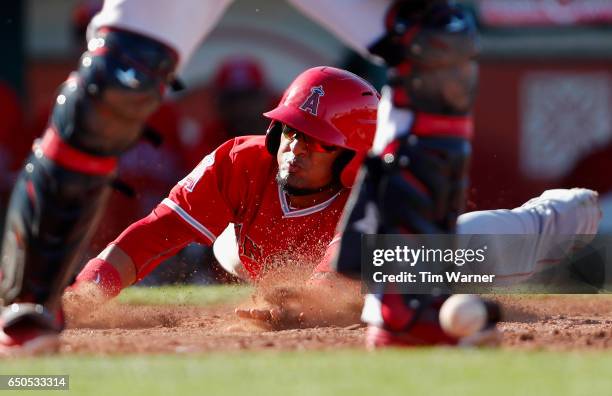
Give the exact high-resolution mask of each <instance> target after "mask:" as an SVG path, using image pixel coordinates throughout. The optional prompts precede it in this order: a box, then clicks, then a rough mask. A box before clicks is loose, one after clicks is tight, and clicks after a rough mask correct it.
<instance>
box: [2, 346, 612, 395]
mask: <svg viewBox="0 0 612 396" xmlns="http://www.w3.org/2000/svg"><path fill="white" fill-rule="evenodd" d="M2 363H3V364H2V368H1V369H0V372H1V373H2V374H69V375H70V393H73V394H79V395H109V394H111V395H113V394H130V395H147V396H151V395H168V394H179V395H187V394H201V395H240V396H244V395H268V396H276V395H278V396H286V395H308V396H312V395H321V396H325V395H334V396H335V395H369V396H372V395H374V396H381V395H403V394H406V395H453V396H460V395H471V396H479V395H483V396H491V395H495V396H505V395H555V396H562V395H604V394H609V393H610V390H611V389H612V377H610V369H611V368H612V355H610V354H609V353H558V352H515V351H497V350H483V351H470V350H461V349H457V350H453V349H444V348H433V349H415V350H401V351H400V350H391V351H384V352H377V353H367V352H364V351H331V352H312V351H311V352H282V353H272V352H249V353H242V354H235V353H230V354H212V355H203V356H180V355H157V356H127V357H84V356H81V357H78V356H69V357H55V358H45V359H25V360H13V361H6V362H2ZM3 394H4V393H3ZM6 394H10V393H6ZM15 394H19V395H23V394H27V392H24V391H20V392H19V393H17V392H15ZM38 394H39V393H38Z"/></svg>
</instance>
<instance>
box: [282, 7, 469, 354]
mask: <svg viewBox="0 0 612 396" xmlns="http://www.w3.org/2000/svg"><path fill="white" fill-rule="evenodd" d="M294 1H297V0H294ZM347 1H348V0H347ZM365 3H367V4H369V5H375V4H377V5H378V7H381V6H385V4H386V6H387V8H388V9H387V11H386V17H385V23H382V21H381V25H382V26H384V27H386V32H385V33H384V35H383V36H382V37H381V38H379V39H378V40H377V41H376V42H374V43H373V44H372V45H370V47H369V50H370V52H371V53H372V54H374V55H376V56H378V57H380V58H383V59H384V60H385V62H386V63H387V65H388V66H389V70H390V72H389V81H388V85H387V86H386V87H385V88H384V90H383V95H382V100H381V104H380V107H379V115H378V129H377V133H376V138H375V141H374V147H373V150H372V155H371V156H370V158H368V159H367V161H366V164H365V166H364V170H363V174H362V185H361V186H360V187H359V188H355V189H354V191H353V195H352V197H351V200H350V202H349V206H348V210H347V212H346V213H345V219H344V220H343V224H342V227H344V228H343V231H344V236H343V240H342V244H341V248H340V253H339V258H338V259H337V261H336V266H337V270H338V271H339V272H342V273H345V274H352V275H355V274H358V273H359V270H360V257H359V250H357V249H354V248H351V247H352V246H355V243H359V240H360V238H361V235H362V234H369V233H383V234H398V233H404V234H437V233H454V232H455V223H456V219H457V216H458V215H459V214H460V213H461V212H462V210H463V205H464V201H465V192H466V187H467V170H468V161H469V156H470V139H471V134H472V121H471V117H470V111H471V107H472V102H473V98H474V94H475V88H476V82H477V63H476V61H475V56H476V54H477V49H478V46H477V32H476V29H475V26H474V23H473V21H472V20H471V18H470V17H469V16H468V15H466V14H465V13H464V12H463V11H462V10H461V9H460V8H457V7H456V6H453V5H452V4H451V3H450V2H448V1H446V0H434V1H414V0H410V1H409V0H404V1H401V0H398V1H389V2H382V1H376V0H372V1H370V2H365ZM384 3H385V4H384ZM327 15H333V14H331V13H329V14H327ZM319 19H323V20H325V19H326V18H325V17H322V18H319ZM356 19H358V18H356ZM327 22H328V23H326V24H327V25H334V23H329V22H330V21H327ZM354 25H355V23H352V24H351V23H350V22H349V23H348V24H346V23H345V24H340V25H336V29H335V30H338V26H340V28H342V27H344V28H345V29H346V30H349V31H350V30H351V29H353V30H355V29H357V28H358V27H356V26H354ZM367 26H369V25H366V27H367ZM370 31H372V32H374V31H375V29H374V28H370ZM345 35H347V33H346V32H345ZM361 36H363V35H361ZM361 36H359V37H361ZM360 41H361V43H362V44H363V42H364V41H365V40H364V39H361V40H360ZM445 298H446V297H445V296H437V297H436V296H424V295H394V294H391V293H390V292H389V290H381V293H380V294H373V295H370V296H368V301H372V300H376V301H378V303H377V304H374V306H375V308H371V307H372V303H369V304H368V305H367V306H369V307H370V309H368V310H364V315H363V318H364V320H365V321H366V322H369V323H370V324H371V325H372V326H371V327H372V331H371V332H370V333H376V332H377V331H379V332H385V331H387V330H390V331H393V332H399V333H401V334H402V335H403V336H407V338H409V339H412V340H413V341H411V342H410V343H413V344H418V343H421V344H435V343H453V342H455V341H456V340H453V339H452V338H450V337H448V336H446V335H445V334H444V333H443V332H442V331H441V329H440V328H439V325H438V321H437V312H438V310H439V307H440V305H441V304H442V302H443V301H444V300H445ZM376 311H378V316H379V317H382V318H383V320H382V321H381V322H380V321H375V320H373V319H372V318H371V314H372V312H376ZM413 319H414V320H413ZM398 323H400V324H401V326H398ZM427 323H430V324H431V326H429V327H432V326H433V327H436V328H437V329H438V330H439V331H433V330H432V329H431V328H430V329H429V330H427V331H425V332H424V333H423V334H421V333H420V331H419V329H420V328H421V326H422V325H423V324H427ZM426 327H427V326H426ZM373 337H374V336H373ZM422 337H425V338H422ZM391 338H392V337H391ZM391 338H388V337H386V336H383V337H382V339H383V340H384V341H383V342H382V343H383V344H385V343H391ZM420 338H422V339H421V342H418V341H417V340H418V339H420Z"/></svg>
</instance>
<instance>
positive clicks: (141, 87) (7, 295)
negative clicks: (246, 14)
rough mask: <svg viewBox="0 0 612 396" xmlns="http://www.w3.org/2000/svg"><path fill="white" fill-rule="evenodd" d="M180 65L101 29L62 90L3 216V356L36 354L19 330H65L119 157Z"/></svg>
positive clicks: (162, 52)
mask: <svg viewBox="0 0 612 396" xmlns="http://www.w3.org/2000/svg"><path fill="white" fill-rule="evenodd" d="M176 64H177V56H176V54H175V53H174V51H173V50H171V49H170V48H169V47H167V46H165V45H163V44H161V43H159V42H157V41H154V40H151V39H149V38H147V37H145V36H141V35H138V34H135V33H129V32H125V31H120V30H110V29H106V30H100V31H99V32H98V33H97V34H96V36H95V37H94V38H93V39H92V40H90V45H89V51H88V52H86V53H85V54H84V55H83V57H82V58H81V62H80V68H79V70H78V72H76V73H74V74H73V75H71V77H70V78H69V79H68V80H67V81H66V83H64V84H63V86H62V87H61V88H60V91H59V95H58V96H57V100H56V104H55V107H54V109H53V113H52V117H51V122H50V124H49V127H48V129H47V131H46V132H45V134H44V136H43V138H42V139H41V140H40V141H37V142H35V145H34V148H33V153H32V155H31V156H30V157H29V158H28V160H27V161H26V164H25V167H24V170H23V171H22V172H21V175H20V176H19V179H18V181H17V184H16V186H15V189H14V191H13V195H12V198H11V202H10V205H9V208H8V213H7V221H6V225H5V232H4V238H3V243H2V263H1V271H2V272H1V275H2V277H1V283H0V293H1V294H0V296H1V297H2V299H3V301H4V303H5V304H9V303H16V304H13V305H12V306H11V307H10V309H7V310H5V312H4V315H3V316H5V317H3V319H2V323H3V324H2V326H3V333H2V335H3V337H4V341H2V342H0V349H1V347H2V345H4V346H5V347H6V346H8V345H10V346H11V347H12V348H21V349H22V350H25V349H27V346H28V345H32V343H33V341H35V340H36V339H38V337H36V334H35V333H31V335H32V337H34V339H32V340H29V339H25V340H24V339H22V338H19V337H18V335H19V334H23V332H24V330H23V329H24V327H25V328H36V329H37V331H39V332H41V333H49V332H57V331H59V330H60V329H61V326H62V324H63V323H62V320H61V318H59V317H56V316H57V313H58V312H60V309H59V303H60V297H61V293H62V291H63V289H64V288H65V286H66V285H67V283H68V282H69V280H70V278H71V276H72V275H73V272H74V271H75V265H76V264H77V262H78V260H79V254H80V252H81V251H82V249H83V246H84V245H85V244H87V243H88V241H89V239H90V237H91V234H92V232H93V231H94V230H95V227H96V224H97V220H98V218H99V215H100V214H101V212H102V210H103V209H104V204H105V202H106V199H107V198H108V195H109V189H110V184H111V183H112V181H113V179H114V177H115V169H116V164H117V156H118V155H119V154H120V153H122V152H123V151H125V150H126V149H127V148H128V147H130V145H131V144H133V143H134V142H135V141H136V140H137V139H138V138H139V136H140V134H141V129H142V127H143V125H144V122H145V120H146V118H147V117H148V116H149V115H150V114H151V113H152V112H153V111H154V110H155V109H156V108H157V106H158V105H159V103H160V101H161V96H162V90H163V86H164V85H165V84H166V83H169V82H170V80H171V76H172V73H173V70H174V68H175V66H176ZM32 304H33V305H32ZM51 317H56V318H55V320H54V321H51V322H49V321H48V320H47V319H49V318H51ZM44 323H46V324H44ZM43 324H44V325H43ZM16 337H17V338H16ZM30 341H32V342H30ZM34 345H37V343H34Z"/></svg>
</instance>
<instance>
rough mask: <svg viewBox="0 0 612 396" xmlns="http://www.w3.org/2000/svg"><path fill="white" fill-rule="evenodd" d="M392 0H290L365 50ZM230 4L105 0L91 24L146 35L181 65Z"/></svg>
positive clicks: (379, 33) (192, 0)
mask: <svg viewBox="0 0 612 396" xmlns="http://www.w3.org/2000/svg"><path fill="white" fill-rule="evenodd" d="M391 1H392V0H333V1H329V0H289V2H290V3H292V4H293V5H294V6H295V7H296V8H298V9H299V10H301V11H302V12H303V13H304V14H306V15H308V16H309V17H310V18H312V19H313V20H315V21H316V22H318V23H319V24H320V25H322V26H324V27H326V28H327V29H328V30H330V31H331V32H332V33H334V34H336V35H337V36H338V38H340V39H341V40H343V41H344V42H345V43H346V44H347V45H348V46H350V47H352V48H353V49H354V50H356V51H358V52H360V53H362V54H367V52H368V51H367V48H368V46H369V45H370V44H372V43H373V42H374V41H375V40H376V39H378V38H379V37H381V36H382V35H383V34H384V32H385V28H384V23H383V21H384V15H385V13H386V11H387V9H388V8H389V4H390V3H391ZM231 3H232V0H179V1H176V2H172V1H168V0H106V1H105V2H104V7H103V8H102V11H101V12H100V13H99V14H98V15H96V17H95V18H94V19H93V20H92V23H91V24H90V26H89V34H91V33H92V32H93V31H95V30H96V29H98V28H100V27H104V26H108V27H118V28H123V29H126V30H130V31H133V32H136V33H140V34H144V35H147V36H149V37H151V38H153V39H156V40H158V41H161V42H162V43H165V44H167V45H169V46H170V47H172V48H174V49H175V50H176V51H177V52H178V54H179V57H180V65H179V69H180V68H181V67H183V66H184V65H185V64H186V63H187V62H189V59H190V58H191V56H192V55H193V53H194V51H195V50H196V49H197V47H198V45H199V44H200V42H201V41H202V40H204V38H205V37H206V36H207V35H208V33H210V31H211V30H212V29H213V28H214V27H215V26H216V25H217V23H218V22H219V19H221V17H222V16H223V13H224V12H225V10H226V9H227V7H228V6H229V5H230V4H231ZM347 13H350V17H349V16H348V15H347Z"/></svg>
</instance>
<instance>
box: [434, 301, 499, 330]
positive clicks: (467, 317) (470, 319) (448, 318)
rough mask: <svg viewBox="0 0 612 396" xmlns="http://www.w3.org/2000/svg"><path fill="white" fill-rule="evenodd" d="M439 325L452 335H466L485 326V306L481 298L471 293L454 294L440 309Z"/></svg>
mask: <svg viewBox="0 0 612 396" xmlns="http://www.w3.org/2000/svg"><path fill="white" fill-rule="evenodd" d="M439 315H440V325H441V326H442V329H443V330H444V331H445V332H446V333H448V334H449V335H451V336H453V337H467V336H470V335H472V334H474V333H476V332H477V331H479V330H481V329H482V328H483V327H485V325H486V323H487V308H486V306H485V304H484V302H483V301H482V299H481V298H480V297H478V296H475V295H473V294H455V295H453V296H451V297H449V298H448V299H447V300H446V301H445V302H444V304H442V308H441V309H440V314H439Z"/></svg>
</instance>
